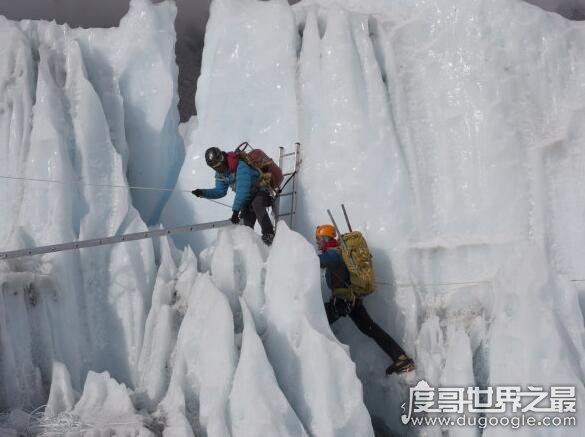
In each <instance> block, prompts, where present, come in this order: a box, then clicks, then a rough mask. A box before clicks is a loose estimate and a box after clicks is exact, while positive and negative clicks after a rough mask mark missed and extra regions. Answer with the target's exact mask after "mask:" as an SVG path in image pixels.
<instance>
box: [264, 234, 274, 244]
mask: <svg viewBox="0 0 585 437" xmlns="http://www.w3.org/2000/svg"><path fill="white" fill-rule="evenodd" d="M272 240H274V234H264V235H262V241H264V244H266V245H267V246H270V245H272Z"/></svg>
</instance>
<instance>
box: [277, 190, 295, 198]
mask: <svg viewBox="0 0 585 437" xmlns="http://www.w3.org/2000/svg"><path fill="white" fill-rule="evenodd" d="M293 194H296V191H291V192H290V193H284V194H279V195H278V197H286V196H292V195H293Z"/></svg>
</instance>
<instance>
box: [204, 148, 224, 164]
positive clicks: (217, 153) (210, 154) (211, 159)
mask: <svg viewBox="0 0 585 437" xmlns="http://www.w3.org/2000/svg"><path fill="white" fill-rule="evenodd" d="M224 159H225V156H224V153H223V152H222V151H221V150H219V149H218V148H217V147H210V148H209V149H207V150H206V151H205V162H207V165H208V166H210V167H211V168H214V169H216V168H218V167H219V166H221V164H223V162H224Z"/></svg>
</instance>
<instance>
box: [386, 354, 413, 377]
mask: <svg viewBox="0 0 585 437" xmlns="http://www.w3.org/2000/svg"><path fill="white" fill-rule="evenodd" d="M414 369H415V366H414V361H412V359H410V358H408V357H407V356H406V355H404V354H401V355H400V356H399V357H398V359H397V360H396V361H394V362H393V363H392V364H391V365H390V366H389V367H388V368H387V369H386V374H387V375H391V374H393V373H406V372H411V371H413V370H414Z"/></svg>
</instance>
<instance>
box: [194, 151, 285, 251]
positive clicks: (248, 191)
mask: <svg viewBox="0 0 585 437" xmlns="http://www.w3.org/2000/svg"><path fill="white" fill-rule="evenodd" d="M248 147H250V149H251V150H250V151H246V150H247V148H248ZM205 161H206V163H207V165H208V166H209V167H211V168H212V169H214V170H215V187H214V188H208V189H200V188H197V189H195V190H193V191H192V192H191V193H193V194H194V195H195V196H197V197H203V198H207V199H218V198H221V197H224V196H225V195H226V194H227V190H228V188H229V187H231V188H232V190H234V191H235V192H236V196H235V198H234V202H233V204H232V216H231V218H230V220H231V222H232V223H234V224H238V223H240V218H242V219H243V220H244V224H245V225H246V226H249V227H251V228H254V224H255V223H256V220H258V222H259V223H260V228H261V229H262V241H264V243H265V244H266V245H268V246H270V245H271V244H272V240H273V238H274V226H273V224H272V221H271V220H270V216H269V215H268V212H267V211H266V208H268V207H269V206H271V205H272V203H273V201H274V194H275V193H276V192H277V191H278V187H279V186H280V184H281V183H282V179H283V176H282V171H281V170H280V168H279V167H278V166H277V165H276V164H275V163H274V161H273V160H272V159H270V158H269V157H268V156H267V155H266V154H265V153H264V152H263V151H262V150H261V149H253V148H252V147H251V146H250V145H249V144H248V143H247V142H244V143H242V144H240V145H239V146H238V147H237V148H236V150H235V151H233V152H227V153H226V152H224V151H222V150H220V149H219V148H217V147H210V148H208V149H207V150H206V151H205Z"/></svg>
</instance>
